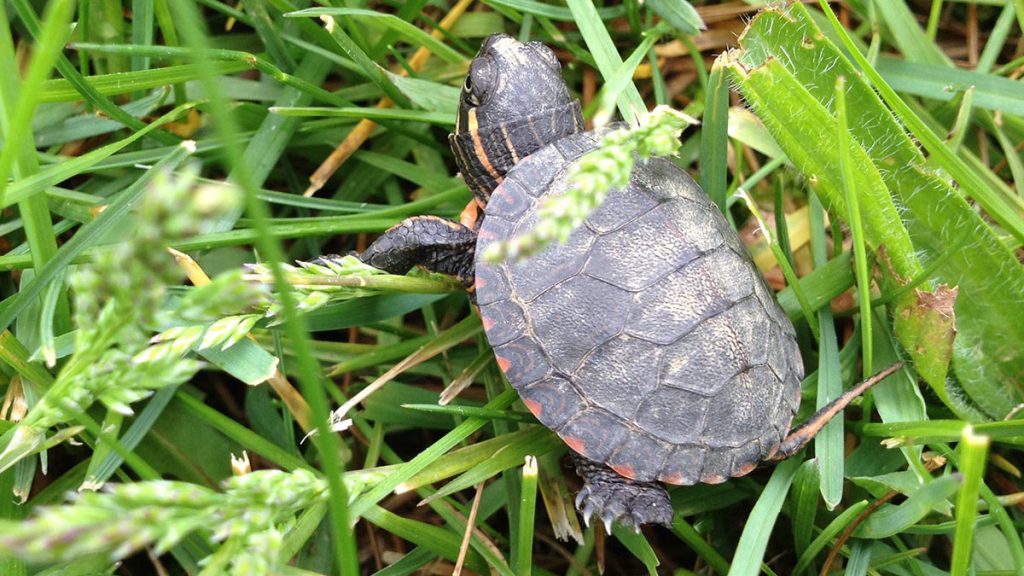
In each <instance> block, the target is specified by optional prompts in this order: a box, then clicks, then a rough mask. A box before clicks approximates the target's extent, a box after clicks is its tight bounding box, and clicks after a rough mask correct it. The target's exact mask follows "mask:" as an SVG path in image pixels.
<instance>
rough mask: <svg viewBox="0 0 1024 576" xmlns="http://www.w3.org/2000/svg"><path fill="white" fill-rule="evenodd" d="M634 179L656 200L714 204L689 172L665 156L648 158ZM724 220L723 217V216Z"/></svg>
mask: <svg viewBox="0 0 1024 576" xmlns="http://www.w3.org/2000/svg"><path fill="white" fill-rule="evenodd" d="M634 180H635V181H636V182H637V183H638V184H639V185H640V186H641V187H642V188H644V189H645V190H648V192H649V193H650V194H651V195H652V196H653V197H654V199H655V200H658V201H666V200H671V201H675V200H677V199H686V200H690V201H692V202H699V203H701V204H707V205H711V206H714V203H713V202H711V198H709V197H708V195H707V194H705V193H704V191H703V190H702V189H701V187H700V186H699V185H698V184H697V183H696V182H694V180H693V178H691V177H690V175H689V174H687V173H686V172H684V171H683V170H680V169H679V167H678V166H676V165H675V164H674V163H673V162H671V161H670V160H667V159H665V158H650V159H648V160H647V161H645V162H643V164H642V168H639V169H637V170H636V174H635V175H634ZM723 221H724V218H723Z"/></svg>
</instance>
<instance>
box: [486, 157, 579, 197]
mask: <svg viewBox="0 0 1024 576" xmlns="http://www.w3.org/2000/svg"><path fill="white" fill-rule="evenodd" d="M529 160H530V163H529V169H528V170H526V169H523V168H524V165H523V163H522V162H520V163H519V164H517V165H516V166H515V168H513V169H512V170H511V171H509V173H508V174H506V175H505V179H506V180H509V179H512V180H514V181H516V182H518V183H519V184H522V186H523V189H525V190H526V191H527V193H528V194H530V195H531V196H533V197H535V198H536V197H540V196H543V195H544V194H545V191H546V190H547V188H548V185H549V184H550V183H551V179H552V178H554V177H555V175H556V174H559V173H560V172H561V171H562V170H564V169H565V158H563V157H562V155H561V154H560V153H559V152H558V149H557V148H555V147H554V146H545V147H544V148H541V149H540V150H538V151H536V152H534V153H533V154H531V155H530V158H529ZM495 192H497V190H495Z"/></svg>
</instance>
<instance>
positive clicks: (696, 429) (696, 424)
mask: <svg viewBox="0 0 1024 576" xmlns="http://www.w3.org/2000/svg"><path fill="white" fill-rule="evenodd" d="M711 403H712V401H711V400H710V399H708V398H705V397H703V396H701V395H700V394H694V393H693V392H689V391H687V390H678V389H675V388H668V387H666V386H661V387H658V388H656V389H655V390H654V392H652V393H650V394H648V395H647V397H646V398H645V399H644V401H643V403H642V404H641V405H640V409H639V411H637V414H636V423H637V424H638V425H639V426H640V428H641V429H643V430H646V431H647V432H648V433H649V434H651V435H652V436H655V437H657V438H660V439H662V440H664V441H666V442H671V443H673V444H694V443H697V442H698V441H699V439H700V437H701V434H702V433H703V432H704V430H705V427H706V426H707V422H708V417H707V414H708V406H709V405H710V404H711Z"/></svg>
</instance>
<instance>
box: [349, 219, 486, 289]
mask: <svg viewBox="0 0 1024 576" xmlns="http://www.w3.org/2000/svg"><path fill="white" fill-rule="evenodd" d="M475 248H476V232H474V231H473V230H471V229H470V228H468V227H466V226H463V225H462V224H459V223H458V222H453V221H451V220H448V219H445V218H440V217H438V216H413V217H412V218H406V219H405V220H403V221H401V222H400V223H398V224H397V225H395V226H393V227H391V228H389V229H388V230H387V232H384V234H383V235H381V237H380V238H377V239H376V240H375V241H374V242H373V243H372V244H370V246H369V248H367V249H366V250H365V251H363V253H362V254H359V255H358V256H359V259H360V260H362V261H363V262H365V263H367V264H369V265H370V266H373V267H374V268H380V269H381V270H384V271H386V272H388V273H390V274H405V273H406V272H408V271H409V269H410V268H412V267H413V266H422V267H423V268H426V269H427V270H429V271H430V272H438V273H441V274H449V275H451V276H455V277H457V278H459V280H461V281H462V283H463V284H465V285H466V286H467V287H468V286H472V285H473V255H474V250H475Z"/></svg>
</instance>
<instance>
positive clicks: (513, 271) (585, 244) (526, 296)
mask: <svg viewBox="0 0 1024 576" xmlns="http://www.w3.org/2000/svg"><path fill="white" fill-rule="evenodd" d="M532 221H535V218H534V219H531V222H532ZM528 229H529V226H525V225H520V226H519V227H518V228H517V231H516V233H517V234H522V233H524V232H525V231H526V230H528ZM593 244H594V236H593V235H592V234H591V233H590V231H589V230H588V229H587V228H585V227H580V228H578V229H577V230H576V231H574V232H573V233H572V235H571V236H570V237H569V241H568V242H566V243H565V244H562V245H556V246H550V247H548V248H547V249H545V250H544V251H543V252H541V253H540V254H537V255H536V256H533V257H532V258H529V259H528V260H525V261H523V262H520V263H509V264H506V269H507V270H508V277H509V278H510V282H511V285H512V290H513V291H514V293H515V295H516V296H517V297H519V298H521V299H523V300H524V301H527V302H529V301H531V300H534V299H535V298H537V297H538V296H540V295H541V294H543V293H544V292H546V291H548V290H556V291H557V290H558V289H559V286H558V285H559V284H560V283H561V282H562V281H564V280H566V279H568V278H571V277H573V276H576V275H577V274H579V272H580V270H582V269H583V265H584V264H586V262H587V259H588V258H589V257H590V247H591V246H592V245H593Z"/></svg>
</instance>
